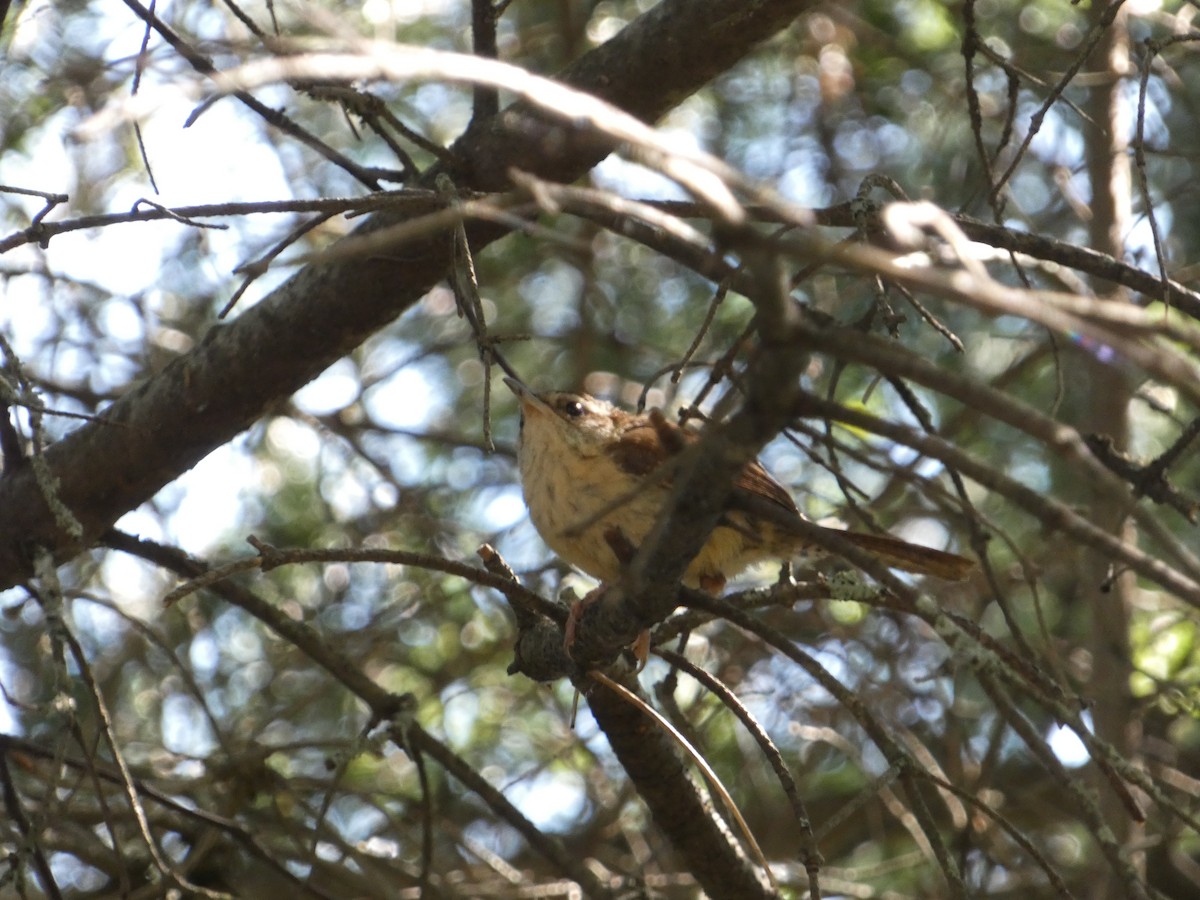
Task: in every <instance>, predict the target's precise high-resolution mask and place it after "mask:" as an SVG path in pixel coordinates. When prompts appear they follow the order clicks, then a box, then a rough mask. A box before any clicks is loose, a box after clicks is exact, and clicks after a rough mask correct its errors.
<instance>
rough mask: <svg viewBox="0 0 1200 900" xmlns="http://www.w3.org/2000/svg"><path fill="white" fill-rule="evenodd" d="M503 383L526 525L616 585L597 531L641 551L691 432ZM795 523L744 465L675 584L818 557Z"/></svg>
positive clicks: (851, 536) (954, 565) (900, 560)
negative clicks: (720, 514) (668, 473)
mask: <svg viewBox="0 0 1200 900" xmlns="http://www.w3.org/2000/svg"><path fill="white" fill-rule="evenodd" d="M504 381H505V383H506V384H507V385H508V386H509V388H511V389H512V391H513V393H515V394H516V395H517V398H518V399H519V400H520V401H521V435H520V440H519V443H518V451H517V457H518V462H519V464H520V468H521V485H522V487H523V489H524V492H525V504H526V506H528V507H529V517H530V518H531V519H532V520H533V524H534V526H535V527H536V528H537V530H538V533H539V534H541V536H542V539H543V540H545V542H546V543H547V544H549V546H550V549H551V550H553V551H554V552H555V553H557V554H558V555H559V556H560V557H561V558H562V559H563V560H565V561H566V562H567V563H569V564H570V565H572V566H575V567H576V568H578V569H581V570H583V571H584V572H586V573H587V574H588V575H591V576H592V577H593V578H596V579H599V580H600V581H602V582H611V581H615V580H617V579H618V578H619V577H620V572H621V564H622V560H620V559H619V558H618V556H617V553H616V552H615V551H614V549H613V546H612V543H611V541H610V540H609V539H608V538H606V532H607V533H609V534H610V535H611V534H612V530H613V529H614V528H615V529H619V532H620V534H621V535H623V537H624V539H625V541H626V542H628V544H629V545H631V546H633V547H637V546H639V545H640V544H641V542H642V540H643V539H644V538H645V537H646V535H647V534H648V533H649V532H650V529H651V528H653V527H654V523H655V522H656V521H657V518H658V514H659V512H660V511H661V510H662V508H663V505H664V504H665V503H666V501H667V498H668V496H669V494H670V491H671V484H670V482H669V480H668V479H667V478H664V477H661V476H662V475H663V474H664V473H661V472H659V473H658V474H657V476H656V474H655V470H656V469H658V468H659V466H661V465H662V464H663V463H665V462H667V461H668V460H669V459H670V458H671V457H672V456H673V455H675V454H677V453H679V452H680V451H681V450H682V449H683V448H684V447H685V446H686V445H687V444H688V443H690V442H692V441H695V440H696V439H697V438H698V435H697V434H696V433H695V432H692V431H688V430H686V429H684V428H680V427H679V426H678V425H676V424H674V423H672V422H668V421H667V420H666V419H664V418H663V417H662V416H661V414H657V413H653V414H643V415H635V414H633V413H628V412H625V411H624V410H621V409H618V408H617V407H615V406H613V405H612V404H611V403H606V402H605V401H603V400H597V399H596V398H594V397H590V396H588V395H587V394H570V393H565V392H561V391H551V392H549V393H545V394H535V393H534V392H533V391H531V390H530V389H529V388H527V387H526V386H525V385H523V384H521V382H519V381H517V380H516V379H514V378H505V379H504ZM764 501H766V503H764ZM756 508H757V509H758V510H762V511H763V512H764V513H766V514H763V513H756V512H755V511H754V510H755V509H756ZM768 511H769V512H768ZM798 521H800V512H799V510H798V509H797V508H796V504H795V502H794V501H793V500H792V497H791V495H790V494H789V493H788V492H787V491H786V490H785V489H784V487H783V486H782V485H781V484H779V482H777V481H776V480H775V479H774V478H772V477H771V476H770V475H768V474H767V471H766V469H764V468H763V467H762V465H761V464H760V463H758V462H757V461H755V462H752V463H750V464H749V465H747V466H746V467H745V468H744V469H743V470H742V472H741V474H740V475H739V476H738V478H737V480H736V482H735V483H734V493H733V496H732V498H731V500H730V505H729V509H728V511H727V512H726V514H725V516H724V518H722V520H721V521H720V523H719V524H718V525H717V527H716V528H715V529H713V532H712V534H711V535H710V536H709V538H708V541H707V542H706V543H705V544H704V546H703V547H702V548H701V549H700V552H699V553H698V554H697V555H696V558H695V559H694V560H692V562H691V564H690V565H689V566H688V568H687V571H686V572H685V573H684V578H683V580H684V583H685V584H687V585H689V586H691V587H700V588H702V589H704V590H707V591H709V592H712V593H716V592H718V591H720V590H721V588H723V587H724V585H725V582H726V580H727V579H729V578H733V577H734V576H735V575H738V574H740V573H741V572H743V571H745V570H746V569H747V568H749V567H750V566H752V565H754V564H755V563H759V562H764V561H766V560H772V559H775V560H784V561H786V560H790V559H792V558H794V557H796V556H799V555H801V554H804V553H821V552H824V551H822V550H821V548H819V547H816V546H814V545H813V544H812V542H811V540H810V539H809V538H807V537H804V536H802V535H800V534H798V533H796V532H795V531H793V530H790V529H789V527H788V525H789V523H790V522H798ZM827 530H828V531H830V532H832V533H835V534H837V535H839V536H840V537H842V538H844V539H846V540H848V541H851V542H852V543H853V544H854V545H855V546H857V547H861V548H862V549H863V550H866V551H869V552H870V553H873V554H874V555H875V556H877V557H878V558H879V560H880V561H881V562H883V563H884V564H885V565H887V566H890V567H893V568H897V569H902V570H904V571H906V572H913V573H916V574H919V575H933V576H935V577H937V578H942V579H946V580H949V581H959V580H961V579H963V578H966V577H967V575H968V574H970V572H971V570H972V569H973V568H974V563H973V562H972V561H971V560H969V559H966V558H964V557H962V556H957V555H955V554H953V553H945V552H943V551H941V550H933V549H931V548H929V547H921V546H918V545H916V544H910V543H908V542H906V541H902V540H899V539H897V538H891V537H884V536H880V535H874V534H856V533H854V532H850V531H842V530H840V529H836V528H831V529H827Z"/></svg>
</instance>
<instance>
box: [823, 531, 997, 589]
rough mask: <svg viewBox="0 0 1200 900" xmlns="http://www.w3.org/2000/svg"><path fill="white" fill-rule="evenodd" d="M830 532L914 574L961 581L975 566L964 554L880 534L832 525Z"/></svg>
mask: <svg viewBox="0 0 1200 900" xmlns="http://www.w3.org/2000/svg"><path fill="white" fill-rule="evenodd" d="M830 531H832V532H834V533H836V534H837V535H838V537H842V538H845V539H846V540H848V541H850V543H852V544H854V546H856V547H861V548H862V549H863V550H866V551H867V552H868V553H873V554H875V555H876V556H878V557H879V560H880V562H882V563H884V564H885V565H887V566H890V567H892V568H895V569H903V570H904V571H905V572H912V573H913V574H914V575H932V576H933V577H935V578H941V579H943V580H944V581H962V580H963V579H964V578H966V577H967V576H968V575H970V574H971V571H972V570H973V569H974V568H975V563H974V562H973V561H972V560H969V559H967V558H966V557H965V556H959V555H958V554H956V553H946V552H945V551H943V550H934V549H933V548H932V547H922V546H920V545H919V544H910V543H908V541H902V540H900V539H899V538H893V537H886V536H884V535H881V534H860V533H857V532H853V531H842V530H840V529H837V528H831V529H830Z"/></svg>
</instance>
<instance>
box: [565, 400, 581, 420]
mask: <svg viewBox="0 0 1200 900" xmlns="http://www.w3.org/2000/svg"><path fill="white" fill-rule="evenodd" d="M563 412H565V413H566V414H567V415H568V416H570V417H571V418H572V419H578V418H579V417H580V416H582V415H583V404H582V403H580V402H579V401H578V400H568V401H567V402H566V403H564V404H563Z"/></svg>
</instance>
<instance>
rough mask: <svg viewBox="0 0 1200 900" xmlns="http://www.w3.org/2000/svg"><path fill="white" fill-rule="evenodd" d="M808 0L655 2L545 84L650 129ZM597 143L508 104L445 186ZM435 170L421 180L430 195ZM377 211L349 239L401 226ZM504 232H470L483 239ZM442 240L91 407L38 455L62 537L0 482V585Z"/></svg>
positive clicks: (442, 264) (26, 484)
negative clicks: (90, 416)
mask: <svg viewBox="0 0 1200 900" xmlns="http://www.w3.org/2000/svg"><path fill="white" fill-rule="evenodd" d="M807 5H808V0H757V2H751V0H666V2H663V3H661V4H659V5H658V6H656V7H654V8H653V9H652V10H651V11H650V12H648V13H646V14H645V15H643V16H641V17H639V18H638V19H637V20H635V21H634V22H633V23H631V24H630V25H629V26H628V27H627V28H625V29H624V30H623V31H622V32H621V33H620V34H618V35H617V36H616V37H614V38H613V39H612V40H610V41H608V42H607V43H606V44H604V45H603V46H601V47H599V48H597V49H596V50H594V51H592V52H591V53H588V54H587V55H585V56H583V57H582V58H580V59H579V60H578V61H577V62H576V63H575V64H573V65H572V66H570V67H569V68H568V69H567V70H566V71H565V72H563V73H562V75H561V76H560V78H561V80H562V81H563V82H564V83H565V84H568V85H570V86H571V87H574V88H577V89H579V90H584V91H587V92H590V93H592V94H595V95H596V96H599V97H601V98H602V99H605V100H607V101H609V102H611V103H613V104H615V105H616V106H619V107H621V108H623V109H625V110H626V111H628V112H630V113H632V114H634V115H636V116H638V117H639V118H641V119H643V120H650V121H652V120H654V119H656V118H658V117H659V116H661V115H662V114H663V113H665V112H666V111H667V110H669V109H670V108H671V107H673V106H674V105H676V104H677V103H679V102H680V101H681V100H682V99H684V98H685V97H687V96H688V95H689V94H691V93H693V92H694V91H696V90H697V89H699V88H700V87H701V86H703V85H704V84H705V83H706V82H707V81H709V80H711V79H712V78H713V77H715V76H716V75H718V74H720V73H721V72H723V71H724V70H725V69H727V68H729V66H731V65H732V64H733V63H735V62H736V61H737V60H738V59H740V58H741V57H742V56H744V55H745V54H746V53H747V52H748V51H749V50H750V49H751V48H753V47H754V46H755V45H756V44H757V43H759V42H760V41H762V40H764V39H765V38H767V37H769V36H771V35H772V34H773V33H775V32H776V31H778V30H779V29H780V28H782V27H784V26H785V25H787V23H788V22H789V21H791V19H792V18H793V17H795V16H796V15H797V14H798V13H799V12H800V10H802V9H803V8H804V7H805V6H807ZM610 149H611V147H610V145H609V143H608V141H607V140H604V139H600V138H597V137H596V136H594V135H589V134H584V133H582V132H577V131H574V130H572V128H571V127H568V126H563V125H558V124H555V123H552V122H551V121H550V120H549V119H548V118H547V117H546V115H545V114H542V113H533V112H531V111H529V110H528V109H526V108H524V107H521V106H520V105H517V106H514V107H510V108H509V109H507V110H504V111H503V112H501V113H500V114H499V115H497V116H494V117H492V118H490V119H487V120H485V121H483V122H480V123H478V124H475V125H473V126H472V128H471V129H470V130H469V131H468V132H467V133H466V134H465V135H464V136H463V137H462V138H461V139H460V140H459V141H458V143H457V144H456V145H455V147H454V151H455V153H456V155H457V158H458V160H459V167H458V171H457V172H456V173H454V174H455V176H456V183H457V184H458V186H459V187H460V188H466V189H483V190H490V189H495V188H499V187H506V186H507V172H508V169H509V168H510V167H511V166H513V165H516V164H518V163H519V164H520V166H521V168H523V169H524V170H526V171H531V172H534V173H535V174H537V175H539V176H541V177H546V178H553V179H558V180H566V181H570V180H573V179H575V178H577V177H579V176H580V175H582V174H583V173H584V172H586V171H587V170H588V169H589V168H591V166H593V165H595V164H596V163H597V162H599V161H600V160H601V159H602V158H603V157H604V156H605V155H606V154H607V153H608V152H609V150H610ZM436 174H437V173H436V172H431V173H429V175H428V177H427V179H426V182H427V183H426V184H425V185H424V186H426V187H432V185H433V181H432V179H433V178H434V177H435V175H436ZM402 215H403V214H397V213H379V214H377V215H375V216H373V217H372V219H371V220H370V221H369V222H368V223H366V224H365V225H364V226H363V228H362V229H360V232H362V231H376V230H379V229H381V228H385V227H387V226H389V225H394V224H396V223H397V222H398V221H401V220H402ZM504 233H505V232H504V231H503V230H502V229H500V228H498V227H494V226H493V227H491V228H489V229H488V230H487V232H486V233H480V234H478V235H476V236H474V240H473V245H474V246H477V247H478V246H482V245H483V244H484V243H487V242H489V241H491V240H495V239H496V238H498V237H501V236H502V235H503V234H504ZM449 255H450V244H449V243H448V241H447V240H446V239H445V238H444V237H435V238H430V239H427V240H425V241H423V242H419V243H415V244H409V245H406V246H405V247H404V248H403V250H402V252H397V253H396V254H395V255H392V256H387V257H383V256H377V257H372V258H368V259H354V260H350V261H339V262H334V263H328V264H324V265H313V266H310V267H308V268H306V269H303V270H302V271H300V272H299V273H297V275H296V276H295V277H293V278H292V279H290V280H289V281H288V282H287V283H286V284H284V285H283V286H282V287H280V288H279V289H278V290H276V291H275V292H274V293H272V294H271V295H270V296H268V297H267V298H266V299H264V300H263V301H262V302H261V303H259V304H258V305H257V306H255V307H254V308H252V309H250V310H248V311H247V312H246V313H245V314H243V315H242V316H240V317H239V318H238V319H237V320H236V321H235V322H233V323H232V324H230V325H226V326H219V327H215V328H213V329H212V331H210V332H209V334H208V335H206V337H205V338H204V340H203V341H201V342H200V343H199V344H198V345H197V346H196V347H195V348H194V349H193V350H192V351H191V352H189V353H187V354H186V355H184V356H181V357H180V358H179V359H177V360H175V362H174V363H172V364H171V365H170V366H168V367H167V368H166V369H164V370H163V371H162V372H160V373H159V374H158V375H156V376H154V377H153V378H151V379H149V380H147V381H146V382H144V383H142V384H141V385H139V386H138V387H136V388H135V389H134V390H132V391H130V392H129V393H128V394H127V395H126V396H124V397H122V398H121V399H120V400H119V401H118V402H116V403H115V404H113V406H112V407H110V408H109V410H108V411H107V412H106V414H105V421H104V422H97V423H92V424H89V425H86V426H84V427H82V428H80V429H78V430H77V431H75V432H73V433H72V434H70V435H69V436H68V437H66V438H65V439H64V440H62V441H60V442H59V443H58V444H56V445H54V446H53V447H51V448H50V449H49V450H48V451H47V453H46V458H47V462H48V463H49V465H50V468H51V471H52V472H53V473H54V475H55V477H56V478H57V480H58V485H57V496H58V498H59V499H61V501H62V502H63V503H64V504H65V505H66V507H67V508H68V509H70V510H71V512H72V513H73V514H74V516H75V518H76V519H78V521H79V522H80V524H81V525H82V537H77V538H74V537H71V536H70V535H68V534H66V533H65V532H64V530H63V529H62V528H61V526H60V525H59V524H57V523H56V521H55V517H54V516H53V514H52V513H51V511H50V509H49V508H48V506H47V503H46V501H45V498H44V497H43V496H42V493H41V491H40V490H39V488H38V485H37V484H36V482H35V481H34V479H33V476H32V473H31V472H30V470H29V467H19V468H16V469H11V470H9V471H7V472H6V473H5V475H4V476H3V478H0V509H3V510H5V515H4V517H3V518H2V519H0V588H3V587H8V586H11V585H13V584H15V583H17V582H19V581H20V580H22V579H24V578H27V577H28V576H29V575H30V573H31V568H30V564H29V559H30V556H31V548H33V547H35V546H40V547H44V548H48V549H49V550H51V552H52V553H53V554H54V556H55V558H56V559H58V560H65V559H69V558H70V557H71V556H73V555H74V554H76V553H79V552H80V551H82V550H84V549H86V548H87V547H89V546H91V545H93V544H94V543H95V540H96V538H97V536H98V535H100V534H101V533H103V532H104V531H105V530H106V529H107V528H108V527H110V526H111V524H112V523H113V522H115V521H116V519H117V518H119V517H120V516H121V515H122V514H124V513H125V512H127V511H129V510H131V509H134V508H135V507H137V506H138V505H139V504H141V503H143V502H145V501H146V500H148V499H149V498H150V497H152V496H153V495H154V494H155V493H156V492H157V491H158V490H159V489H160V488H161V487H162V486H163V485H165V484H167V483H168V482H170V481H171V480H172V479H174V478H176V477H178V476H179V475H180V474H182V473H183V472H185V471H186V470H187V469H189V468H191V467H192V466H193V465H195V464H196V463H197V462H198V461H199V460H200V459H202V458H203V457H204V456H206V455H207V454H208V453H210V452H211V451H212V450H214V449H215V448H217V447H219V446H220V445H221V444H223V443H225V442H226V441H228V440H230V439H231V438H232V437H234V436H235V435H236V434H238V433H239V432H240V431H242V430H244V429H245V428H247V427H248V426H250V425H251V424H253V423H254V422H255V421H256V420H257V419H258V418H259V417H261V416H262V415H263V414H264V413H265V412H266V411H267V410H268V409H270V408H271V407H272V406H273V405H274V404H276V403H278V402H279V401H280V400H281V399H283V398H285V397H287V396H289V395H291V394H292V393H293V392H294V391H296V390H297V389H299V388H300V387H302V386H303V385H304V384H305V383H307V382H308V381H310V380H311V379H312V378H314V377H316V376H317V375H318V374H319V373H320V372H321V371H323V370H324V369H325V368H326V367H328V366H329V365H330V364H332V363H333V362H334V361H336V360H337V359H339V358H340V357H341V356H343V355H345V354H346V353H347V352H349V351H350V350H352V349H353V348H354V347H356V346H357V345H358V344H360V343H361V342H362V341H363V340H364V339H366V338H367V337H368V336H369V335H371V334H372V333H373V332H375V331H376V330H378V329H379V328H382V327H383V326H385V325H386V324H387V323H388V322H390V321H392V320H393V319H394V318H396V316H398V315H400V314H401V313H403V312H404V311H405V310H406V309H407V308H408V307H409V306H411V305H412V304H413V303H414V302H415V301H416V300H417V299H418V298H420V297H421V296H422V295H423V294H425V292H426V291H428V290H429V289H430V288H431V287H432V286H433V285H434V284H436V283H437V282H438V281H439V280H440V279H441V278H442V277H443V276H444V275H445V273H446V271H447V268H448V265H449Z"/></svg>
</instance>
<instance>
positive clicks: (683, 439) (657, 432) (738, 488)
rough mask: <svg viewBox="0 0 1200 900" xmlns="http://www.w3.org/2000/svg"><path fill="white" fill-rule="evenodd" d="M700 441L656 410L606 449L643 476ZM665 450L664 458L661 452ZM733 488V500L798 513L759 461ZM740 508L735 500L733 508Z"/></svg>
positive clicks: (781, 487) (621, 463)
mask: <svg viewBox="0 0 1200 900" xmlns="http://www.w3.org/2000/svg"><path fill="white" fill-rule="evenodd" d="M699 438H700V433H699V432H696V431H691V430H689V429H687V428H681V427H680V426H679V425H676V424H675V423H674V422H671V421H669V420H668V419H666V417H664V416H663V415H662V413H661V412H659V411H658V410H656V409H655V410H651V411H650V415H649V417H648V418H647V419H644V420H640V421H638V422H637V423H636V424H630V425H629V427H627V428H625V429H624V430H623V431H622V432H621V435H620V437H619V438H618V439H617V440H616V441H615V442H614V443H613V444H612V445H611V447H609V449H608V453H609V454H610V455H611V456H612V457H613V460H614V461H615V462H616V463H617V464H618V465H620V466H621V468H623V469H624V470H625V471H627V472H629V473H631V474H633V475H638V476H642V475H648V474H650V472H652V471H654V469H656V468H657V467H658V466H659V465H660V464H661V463H662V462H665V461H666V459H667V458H669V457H670V456H673V455H674V454H676V453H678V452H680V451H681V450H683V448H684V447H686V446H687V445H688V444H691V443H694V442H695V441H697V440H699ZM664 449H665V450H666V451H667V453H666V455H665V456H664V454H663V452H662V451H663V450H664ZM733 486H734V494H735V498H736V494H737V493H738V492H746V493H748V494H751V495H754V496H758V497H761V498H763V499H766V500H769V501H771V503H773V504H775V505H776V506H778V507H780V508H781V509H782V510H784V511H785V512H788V513H791V514H793V515H796V514H797V509H796V503H795V501H794V500H792V495H791V494H789V493H788V492H787V490H786V489H785V488H784V487H783V485H781V484H780V483H779V482H778V481H776V480H775V479H774V478H772V477H771V476H770V475H769V474H768V473H767V470H766V469H764V468H763V467H762V464H761V463H760V462H759V461H758V460H754V461H753V462H751V463H748V464H747V465H746V467H745V468H744V469H742V471H741V472H740V473H738V477H737V478H736V479H734V483H733ZM739 505H740V504H738V503H737V501H736V499H735V500H734V503H733V506H734V508H737V507H738V506H739Z"/></svg>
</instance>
